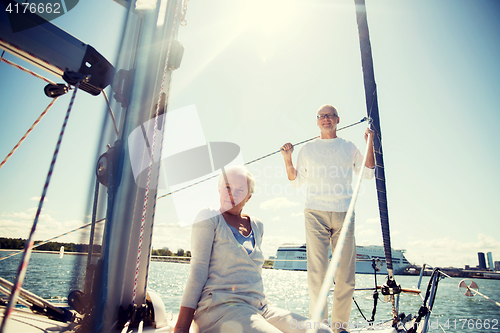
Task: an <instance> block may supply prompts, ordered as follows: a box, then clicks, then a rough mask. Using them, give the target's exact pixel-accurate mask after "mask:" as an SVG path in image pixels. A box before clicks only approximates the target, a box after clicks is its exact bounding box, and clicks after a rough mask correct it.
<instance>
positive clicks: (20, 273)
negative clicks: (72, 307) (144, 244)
mask: <svg viewBox="0 0 500 333" xmlns="http://www.w3.org/2000/svg"><path fill="white" fill-rule="evenodd" d="M79 85H80V81H78V82H77V83H76V85H75V90H74V91H73V96H72V97H71V101H70V103H69V106H68V111H67V112H66V117H65V118H64V122H63V126H62V128H61V133H60V134H59V140H58V141H57V144H56V149H55V151H54V155H53V157H52V162H51V163H50V167H49V172H48V174H47V179H46V180H45V185H44V187H43V191H42V196H41V197H40V202H39V204H38V209H37V211H36V215H35V220H34V221H33V226H32V227H31V231H30V235H29V237H28V239H27V240H26V244H25V246H24V252H23V258H22V260H21V264H20V265H19V268H18V270H17V274H16V280H15V282H14V284H13V287H12V291H11V295H10V297H9V304H8V306H7V309H6V310H5V312H4V317H3V321H2V325H1V326H0V333H2V332H3V331H4V328H5V325H6V323H7V319H8V318H9V316H10V314H11V313H12V309H13V308H14V305H15V304H16V301H17V296H18V295H19V290H20V288H21V286H22V284H23V281H24V277H25V276H26V270H27V269H28V262H29V260H30V256H31V251H32V250H33V236H34V234H35V230H36V227H37V225H38V219H39V217H40V213H41V212H42V206H43V202H44V200H45V196H46V195H47V189H48V187H49V184H50V179H51V178H52V172H53V171H54V166H55V164H56V160H57V155H58V154H59V148H60V147H61V141H62V139H63V136H64V131H65V129H66V125H67V123H68V119H69V115H70V113H71V109H72V108H73V103H74V101H75V97H76V92H77V91H78V86H79Z"/></svg>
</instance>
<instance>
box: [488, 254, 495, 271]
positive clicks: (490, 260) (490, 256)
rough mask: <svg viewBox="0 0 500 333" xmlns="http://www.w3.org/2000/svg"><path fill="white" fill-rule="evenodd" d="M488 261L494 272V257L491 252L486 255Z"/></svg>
mask: <svg viewBox="0 0 500 333" xmlns="http://www.w3.org/2000/svg"><path fill="white" fill-rule="evenodd" d="M486 259H487V260H488V268H489V269H491V270H492V271H493V270H494V269H495V266H493V255H492V254H491V252H488V253H486Z"/></svg>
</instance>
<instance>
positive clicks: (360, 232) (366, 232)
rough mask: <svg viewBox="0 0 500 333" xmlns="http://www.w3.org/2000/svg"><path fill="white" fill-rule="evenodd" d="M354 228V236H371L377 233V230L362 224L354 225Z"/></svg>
mask: <svg viewBox="0 0 500 333" xmlns="http://www.w3.org/2000/svg"><path fill="white" fill-rule="evenodd" d="M355 230H356V237H368V238H372V236H375V235H378V232H377V231H375V230H373V229H369V228H366V227H365V226H363V225H360V226H356V229H355Z"/></svg>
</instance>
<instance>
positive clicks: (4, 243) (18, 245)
mask: <svg viewBox="0 0 500 333" xmlns="http://www.w3.org/2000/svg"><path fill="white" fill-rule="evenodd" d="M41 242H42V241H35V242H34V243H35V245H37V244H39V243H41ZM25 244H26V239H21V238H4V237H0V249H2V250H22V249H23V248H24V245H25ZM61 246H64V251H66V252H84V253H88V251H89V245H88V244H75V243H60V242H48V243H46V244H43V245H40V246H38V247H37V248H36V250H37V251H59V249H60V248H61ZM93 252H94V253H100V252H101V245H94V251H93ZM151 255H153V256H167V257H170V256H177V257H191V251H184V250H183V249H178V250H177V252H175V253H174V252H172V251H170V250H169V249H168V248H165V249H158V250H155V249H153V250H152V251H151Z"/></svg>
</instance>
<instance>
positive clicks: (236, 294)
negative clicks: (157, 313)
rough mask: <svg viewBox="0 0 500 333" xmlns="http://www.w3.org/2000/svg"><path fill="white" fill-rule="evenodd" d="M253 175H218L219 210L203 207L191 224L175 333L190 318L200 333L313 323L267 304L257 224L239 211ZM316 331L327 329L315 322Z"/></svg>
mask: <svg viewBox="0 0 500 333" xmlns="http://www.w3.org/2000/svg"><path fill="white" fill-rule="evenodd" d="M254 183H255V182H254V179H253V177H252V175H251V174H250V173H249V172H248V171H247V170H246V169H245V168H244V167H230V168H228V169H226V170H225V172H223V174H222V175H221V176H220V178H219V194H220V209H219V210H218V211H214V210H210V209H208V208H207V209H204V210H202V211H201V212H200V213H199V215H198V217H197V219H196V220H197V221H201V222H198V223H195V224H194V225H193V227H192V235H191V254H192V258H191V267H190V273H189V278H188V280H187V284H186V288H185V290H184V295H183V297H182V301H181V308H180V311H179V317H178V320H177V324H176V326H175V330H174V332H175V333H186V332H189V328H190V326H191V322H192V320H193V319H194V321H195V322H196V324H197V325H198V326H199V329H200V332H202V333H211V332H214V333H215V332H217V333H232V332H234V333H242V332H273V333H274V332H276V333H278V332H302V331H303V332H305V330H306V328H312V327H313V325H314V323H312V322H310V321H308V319H307V318H305V317H303V316H301V315H298V314H295V313H292V312H290V311H286V310H283V309H279V308H275V307H273V306H270V305H269V304H268V302H267V300H266V296H265V295H264V286H263V283H262V264H263V263H264V255H263V254H262V250H261V248H260V246H261V244H262V235H263V224H262V222H261V221H259V220H258V219H256V218H254V217H250V216H248V215H245V214H242V210H243V207H244V206H245V204H246V203H247V202H248V200H250V198H251V197H252V193H253V190H254ZM315 324H316V327H318V328H319V332H323V333H326V332H332V331H331V330H330V328H329V327H327V326H326V325H323V324H320V323H315Z"/></svg>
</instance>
